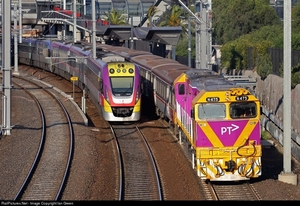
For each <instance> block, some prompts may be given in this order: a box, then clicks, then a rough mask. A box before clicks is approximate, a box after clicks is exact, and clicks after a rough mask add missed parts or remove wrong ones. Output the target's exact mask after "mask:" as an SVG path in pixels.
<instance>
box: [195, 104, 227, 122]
mask: <svg viewBox="0 0 300 206" xmlns="http://www.w3.org/2000/svg"><path fill="white" fill-rule="evenodd" d="M198 112H199V114H198V115H199V118H200V119H224V118H225V116H226V105H225V104H221V103H207V104H200V105H199V107H198Z"/></svg>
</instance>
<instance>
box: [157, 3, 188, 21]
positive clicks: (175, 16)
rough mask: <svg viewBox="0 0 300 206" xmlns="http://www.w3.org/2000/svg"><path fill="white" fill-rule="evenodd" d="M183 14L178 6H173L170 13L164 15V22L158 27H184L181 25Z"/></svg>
mask: <svg viewBox="0 0 300 206" xmlns="http://www.w3.org/2000/svg"><path fill="white" fill-rule="evenodd" d="M183 14H184V10H183V9H182V8H181V7H180V6H179V5H174V6H173V7H172V10H171V13H169V14H167V15H166V17H165V18H164V20H163V21H161V22H160V23H159V26H184V25H183V24H182V16H183Z"/></svg>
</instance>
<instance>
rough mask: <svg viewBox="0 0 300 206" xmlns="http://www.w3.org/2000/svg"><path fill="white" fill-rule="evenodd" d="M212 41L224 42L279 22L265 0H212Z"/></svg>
mask: <svg viewBox="0 0 300 206" xmlns="http://www.w3.org/2000/svg"><path fill="white" fill-rule="evenodd" d="M212 11H213V19H212V27H213V28H214V30H213V42H215V43H218V44H224V43H226V42H229V41H232V40H235V39H237V38H239V37H240V36H242V35H244V34H249V33H251V32H253V31H256V30H257V29H259V28H261V27H263V26H266V25H275V24H281V21H280V19H279V17H278V16H277V14H276V12H275V10H274V9H273V8H272V7H271V6H270V5H269V1H266V0H252V1H250V0H246V1H241V0H213V3H212Z"/></svg>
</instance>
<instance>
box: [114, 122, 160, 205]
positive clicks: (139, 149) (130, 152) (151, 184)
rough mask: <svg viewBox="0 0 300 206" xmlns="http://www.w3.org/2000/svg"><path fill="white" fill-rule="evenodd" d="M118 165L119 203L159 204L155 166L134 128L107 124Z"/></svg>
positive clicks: (140, 134)
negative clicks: (114, 141)
mask: <svg viewBox="0 0 300 206" xmlns="http://www.w3.org/2000/svg"><path fill="white" fill-rule="evenodd" d="M111 130H112V132H113V134H114V136H115V140H116V141H117V143H116V144H117V147H118V149H119V152H118V154H119V162H120V168H121V169H120V190H119V200H162V199H163V195H162V190H161V183H160V178H159V175H158V170H157V167H156V163H155V161H154V158H153V155H152V153H151V150H150V148H149V146H148V143H147V141H146V139H145V138H144V136H143V134H142V133H141V132H140V130H139V128H138V127H137V126H136V125H134V124H120V125H116V124H114V125H113V124H111Z"/></svg>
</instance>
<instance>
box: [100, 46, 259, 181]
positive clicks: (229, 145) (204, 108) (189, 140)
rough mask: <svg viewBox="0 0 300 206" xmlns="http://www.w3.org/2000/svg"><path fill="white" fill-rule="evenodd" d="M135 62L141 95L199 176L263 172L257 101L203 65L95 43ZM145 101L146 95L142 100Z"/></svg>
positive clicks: (213, 178)
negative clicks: (170, 128)
mask: <svg viewBox="0 0 300 206" xmlns="http://www.w3.org/2000/svg"><path fill="white" fill-rule="evenodd" d="M98 48H102V49H103V50H104V51H109V52H112V53H115V54H117V55H120V56H123V57H124V58H126V59H127V60H128V61H131V62H132V63H134V64H136V65H138V67H139V68H140V72H141V78H142V84H143V94H144V95H145V96H147V97H148V98H149V99H150V101H152V102H153V104H154V106H155V108H156V114H157V115H158V116H160V117H161V118H164V119H166V120H167V121H169V122H170V123H171V124H170V125H172V126H173V127H174V132H175V134H176V135H178V137H179V139H180V142H182V143H183V144H184V150H185V151H186V153H187V154H188V155H189V157H190V160H191V162H192V167H193V168H195V166H196V171H197V174H198V176H200V177H201V179H207V180H211V181H239V180H249V179H250V178H258V177H259V176H261V174H262V163H261V156H262V148H261V138H260V137H261V131H260V115H261V113H260V112H261V108H260V101H259V100H258V99H257V98H256V97H255V96H254V95H253V94H251V93H250V92H249V91H248V90H247V89H244V88H241V87H238V86H236V85H233V83H232V82H230V81H228V80H227V79H225V78H224V77H223V76H220V75H218V74H216V73H215V72H213V71H211V70H208V69H192V68H189V67H187V66H185V65H182V64H179V63H178V62H177V61H174V60H171V59H166V58H162V57H159V56H155V55H152V54H151V53H149V52H143V51H136V50H130V49H127V48H124V47H114V46H109V45H98ZM143 101H146V100H143Z"/></svg>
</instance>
